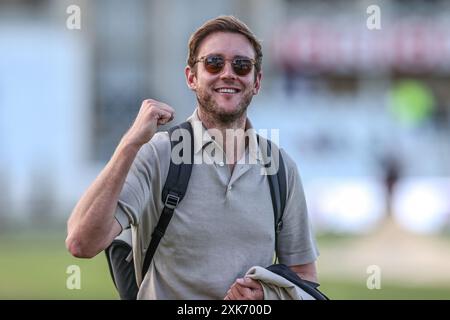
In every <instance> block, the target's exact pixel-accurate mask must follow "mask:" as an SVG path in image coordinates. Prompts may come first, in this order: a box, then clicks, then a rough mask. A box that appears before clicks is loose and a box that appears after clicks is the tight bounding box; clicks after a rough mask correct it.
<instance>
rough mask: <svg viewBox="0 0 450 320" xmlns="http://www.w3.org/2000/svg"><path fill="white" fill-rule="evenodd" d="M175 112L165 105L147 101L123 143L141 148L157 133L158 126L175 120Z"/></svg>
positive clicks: (144, 102) (143, 103) (150, 100)
mask: <svg viewBox="0 0 450 320" xmlns="http://www.w3.org/2000/svg"><path fill="white" fill-rule="evenodd" d="M174 113H175V110H173V108H172V107H170V106H168V105H167V104H165V103H162V102H159V101H156V100H152V99H146V100H144V101H143V102H142V105H141V109H140V110H139V113H138V115H137V117H136V120H135V121H134V123H133V125H132V126H131V128H130V129H129V130H128V132H127V133H126V134H125V136H124V138H123V141H124V142H126V143H127V144H130V145H133V146H136V147H138V148H140V147H141V146H142V145H143V144H145V143H147V142H148V141H149V140H150V139H151V138H152V137H153V135H154V134H155V133H156V129H157V128H158V126H160V125H163V124H166V123H168V122H170V121H171V120H172V119H173V118H174Z"/></svg>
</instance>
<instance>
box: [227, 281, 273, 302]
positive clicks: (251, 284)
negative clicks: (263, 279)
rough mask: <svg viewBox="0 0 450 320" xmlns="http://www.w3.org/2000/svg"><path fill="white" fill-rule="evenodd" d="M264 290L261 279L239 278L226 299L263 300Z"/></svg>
mask: <svg viewBox="0 0 450 320" xmlns="http://www.w3.org/2000/svg"><path fill="white" fill-rule="evenodd" d="M263 299H264V291H263V288H262V285H261V284H260V283H259V281H256V280H253V279H250V278H240V279H237V280H236V281H235V282H234V283H233V285H232V286H231V288H230V290H228V292H227V295H226V296H225V298H224V300H263Z"/></svg>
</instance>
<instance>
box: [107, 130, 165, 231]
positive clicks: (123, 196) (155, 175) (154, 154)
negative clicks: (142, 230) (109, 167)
mask: <svg viewBox="0 0 450 320" xmlns="http://www.w3.org/2000/svg"><path fill="white" fill-rule="evenodd" d="M165 138H166V137H165V135H164V134H163V133H157V134H156V135H155V136H154V137H153V138H152V140H150V142H148V143H146V144H145V145H143V146H142V148H141V149H140V150H139V152H138V153H137V155H136V158H135V160H134V161H133V164H132V166H131V168H130V171H129V172H128V175H127V178H126V180H125V183H124V186H123V188H122V191H121V192H120V195H119V200H118V203H117V209H116V213H115V218H116V220H117V221H118V222H119V224H120V225H121V227H122V230H124V229H127V228H129V227H130V225H137V224H139V221H140V220H141V217H142V214H143V213H144V211H145V210H146V208H153V207H155V205H154V203H153V202H155V201H157V199H158V194H159V193H160V189H161V164H160V162H161V161H166V162H168V161H169V159H161V153H164V152H165V151H166V150H163V149H167V146H164V144H169V148H170V142H169V140H168V139H165ZM166 140H167V141H166ZM169 155H170V153H169ZM163 158H166V156H165V154H164V156H163Z"/></svg>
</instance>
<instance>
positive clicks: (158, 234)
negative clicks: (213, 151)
mask: <svg viewBox="0 0 450 320" xmlns="http://www.w3.org/2000/svg"><path fill="white" fill-rule="evenodd" d="M177 129H184V130H187V131H188V132H189V137H190V140H189V141H183V137H184V136H183V135H182V134H180V138H179V140H177V141H173V140H172V135H173V133H174V131H175V130H177ZM169 139H170V145H171V150H173V148H174V146H175V145H177V144H179V143H183V144H184V145H183V148H181V151H180V154H179V155H180V157H181V158H183V150H185V147H186V146H188V147H190V151H191V153H190V155H191V159H190V160H191V161H190V162H189V163H185V162H181V163H179V164H176V163H174V162H173V159H172V157H170V167H169V173H168V174H167V179H166V183H165V184H164V188H163V190H162V201H163V203H164V208H163V211H162V213H161V217H160V218H159V221H158V224H157V225H156V227H155V229H154V230H153V233H152V238H151V240H150V244H149V246H148V248H147V251H146V253H145V259H144V264H143V266H142V279H144V277H145V274H146V273H147V271H148V268H149V267H150V263H151V261H152V259H153V256H154V254H155V252H156V249H157V248H158V245H159V242H160V241H161V239H162V237H163V236H164V233H165V232H166V229H167V226H168V225H169V222H170V219H172V216H173V212H174V211H175V208H176V207H177V205H178V204H179V203H180V201H181V200H183V197H184V195H185V194H186V190H187V186H188V183H189V179H190V177H191V172H192V164H193V162H194V135H193V131H192V126H191V124H190V122H187V121H186V122H183V123H182V124H180V125H177V126H174V127H172V128H170V129H169ZM189 143H190V145H189Z"/></svg>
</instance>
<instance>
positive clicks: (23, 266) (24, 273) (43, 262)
mask: <svg viewBox="0 0 450 320" xmlns="http://www.w3.org/2000/svg"><path fill="white" fill-rule="evenodd" d="M64 237H65V236H64V235H63V234H60V235H58V234H55V233H54V232H45V233H41V234H38V235H33V236H31V235H27V234H21V233H16V234H10V235H2V236H0V299H118V295H117V294H116V292H115V288H114V285H113V283H112V282H111V279H110V276H109V271H108V266H107V264H106V260H105V256H104V255H103V254H100V255H98V256H97V257H95V258H94V259H89V260H86V259H76V258H73V257H72V256H71V255H70V254H69V253H68V252H67V251H66V249H65V246H64ZM318 241H319V247H324V246H328V245H330V243H331V241H330V239H329V238H320V237H319V239H318ZM70 265H78V266H79V267H80V269H81V289H79V290H77V289H73V290H69V289H67V288H66V281H67V279H68V277H69V276H70V275H69V274H67V273H66V270H67V267H68V266H70ZM320 280H321V281H320V282H321V289H322V291H323V292H324V293H326V294H327V295H328V296H329V297H330V298H331V299H450V288H449V287H427V286H425V287H417V286H407V285H405V284H403V285H402V284H395V283H392V282H389V284H383V285H382V289H381V290H369V289H367V287H366V283H365V281H364V280H356V279H337V278H333V277H330V276H329V275H327V274H320Z"/></svg>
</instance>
